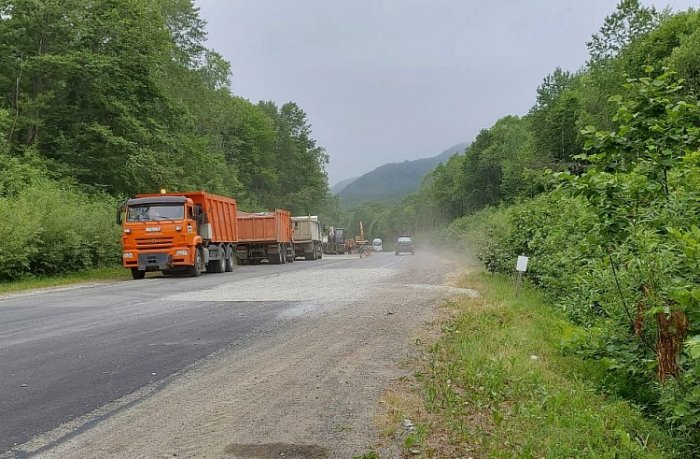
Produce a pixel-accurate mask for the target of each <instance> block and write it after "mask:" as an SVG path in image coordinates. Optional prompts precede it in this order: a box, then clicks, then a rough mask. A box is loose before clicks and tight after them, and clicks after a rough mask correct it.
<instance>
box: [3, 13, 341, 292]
mask: <svg viewBox="0 0 700 459" xmlns="http://www.w3.org/2000/svg"><path fill="white" fill-rule="evenodd" d="M205 40H206V32H205V23H204V21H203V20H202V19H201V17H200V16H199V12H198V10H197V8H196V7H195V6H194V2H193V1H192V0H100V1H94V2H85V1H83V0H2V1H0V62H1V63H2V66H1V67H0V96H1V98H0V130H1V132H2V135H0V232H1V233H2V235H3V239H2V241H0V280H8V279H15V278H18V277H21V276H24V275H27V274H30V273H31V274H33V275H41V274H54V273H59V272H64V271H70V270H79V269H84V268H90V267H96V266H101V265H104V264H109V263H114V262H115V261H116V260H118V255H119V250H118V247H117V244H118V242H119V240H118V237H116V234H117V227H116V225H115V224H114V209H115V206H116V204H117V202H118V201H119V200H120V199H123V198H124V197H126V196H130V195H133V194H135V193H144V192H157V191H158V190H160V189H161V188H166V189H168V190H174V191H176V190H193V189H202V190H208V191H211V192H215V193H221V194H225V195H228V196H234V197H235V198H236V199H237V200H238V201H239V206H240V207H241V208H243V209H246V210H264V209H268V208H275V207H283V208H287V209H290V210H292V211H293V212H298V213H308V212H314V213H318V212H320V211H322V210H323V209H324V208H325V207H324V206H327V205H328V206H333V205H334V204H335V203H334V201H333V200H331V199H329V193H328V179H327V175H326V172H325V165H326V164H327V162H328V155H327V153H326V152H325V150H324V149H323V148H322V147H321V146H319V145H318V144H317V143H316V141H315V140H314V139H313V138H312V134H311V127H310V123H309V120H308V118H307V116H306V114H305V113H304V111H303V110H302V109H301V108H300V107H299V106H298V105H297V104H295V103H293V102H289V103H286V104H284V105H282V106H278V105H276V104H275V103H273V102H269V101H263V102H259V103H257V104H255V103H251V102H249V101H248V100H246V99H243V98H241V97H237V96H236V95H234V94H232V93H231V91H230V89H229V78H230V75H231V69H230V64H229V63H228V62H227V61H225V60H224V59H223V58H222V57H221V56H220V55H219V54H217V53H216V52H215V51H214V50H211V49H208V48H207V47H206V45H205Z"/></svg>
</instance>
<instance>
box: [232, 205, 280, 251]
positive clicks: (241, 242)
mask: <svg viewBox="0 0 700 459" xmlns="http://www.w3.org/2000/svg"><path fill="white" fill-rule="evenodd" d="M292 234H293V232H292V219H291V215H290V213H289V211H288V210H284V209H276V210H275V211H274V212H259V213H248V212H238V245H237V246H236V257H237V258H238V260H239V261H240V262H241V263H251V264H257V263H259V262H260V261H261V260H265V259H266V260H268V261H269V262H270V263H275V264H280V263H285V262H287V261H288V262H290V263H291V262H293V261H294V245H293V242H292Z"/></svg>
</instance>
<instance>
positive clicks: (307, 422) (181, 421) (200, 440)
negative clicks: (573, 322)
mask: <svg viewBox="0 0 700 459" xmlns="http://www.w3.org/2000/svg"><path fill="white" fill-rule="evenodd" d="M379 258H381V256H379V257H375V259H374V261H373V263H372V265H374V267H373V268H372V269H369V270H368V269H366V268H367V267H368V266H369V265H368V263H370V262H369V261H368V260H366V259H365V260H357V262H354V263H352V264H351V266H350V267H349V268H348V269H342V280H341V282H334V283H331V284H332V285H330V286H326V287H323V288H322V287H319V288H307V289H305V290H304V294H299V295H300V296H304V297H305V298H304V301H302V302H300V307H299V308H297V309H296V310H295V311H291V312H290V317H287V318H285V317H281V318H280V320H288V321H289V325H288V326H286V327H282V331H280V332H277V333H274V334H268V335H266V336H264V337H262V338H261V339H258V340H256V341H255V342H254V344H252V345H250V346H248V347H245V348H244V349H231V350H228V351H226V352H221V353H218V354H217V355H216V356H214V357H212V358H210V359H208V360H206V361H204V362H202V363H201V364H200V365H197V366H196V367H195V368H194V369H192V370H191V371H189V372H187V373H185V374H183V375H181V376H179V377H178V378H176V379H174V380H173V381H171V382H170V383H169V384H168V385H167V386H166V387H165V388H163V389H162V390H159V391H158V392H156V393H155V394H153V395H152V396H149V397H147V398H145V399H144V400H142V401H140V402H138V403H136V404H134V405H133V406H130V407H129V408H127V409H124V410H121V411H118V412H117V413H115V414H113V415H111V416H110V417H108V418H107V419H105V420H102V421H101V422H98V423H96V424H95V425H94V426H92V427H91V428H89V429H87V430H85V431H84V432H82V433H80V434H76V435H74V436H72V438H70V439H69V440H66V441H63V442H61V443H60V444H59V445H58V446H55V447H53V448H51V449H48V450H46V449H44V448H43V446H44V445H45V444H46V442H47V439H48V438H49V437H50V435H49V436H44V438H41V437H40V438H37V439H35V440H33V441H32V442H30V444H28V445H26V446H27V449H25V451H28V452H30V454H31V451H32V450H33V451H35V452H38V453H39V454H38V457H46V458H71V457H75V458H86V457H91V458H92V457H94V458H98V457H99V458H122V457H129V458H140V457H143V458H173V457H178V458H195V457H196V458H267V457H285V458H293V457H299V458H302V457H303V458H325V457H328V458H348V457H352V456H353V455H359V454H362V453H363V452H366V451H368V450H369V449H370V448H378V449H377V451H378V452H380V453H381V455H382V457H385V458H392V457H400V452H399V451H398V450H397V449H396V448H394V447H392V446H386V447H382V446H381V443H382V442H381V438H380V433H379V431H378V429H377V427H376V425H375V417H376V416H377V415H378V414H380V413H381V411H382V407H381V405H380V403H379V401H380V399H381V397H382V394H383V393H384V391H385V389H386V388H387V387H389V385H390V384H391V382H392V381H395V380H397V379H398V378H400V377H401V376H405V375H406V372H407V371H409V370H405V369H404V370H402V369H401V365H400V364H401V362H402V360H405V359H406V357H410V356H412V355H414V354H415V352H416V339H419V338H421V337H422V336H424V335H425V334H426V333H430V327H431V324H433V323H435V320H436V318H437V316H438V315H439V314H440V312H439V308H437V306H438V305H439V303H440V301H441V300H442V299H444V298H447V297H449V296H452V295H455V294H459V293H460V292H459V291H457V289H454V288H450V287H446V286H445V283H446V282H447V280H448V279H449V278H450V275H451V274H454V273H455V271H456V270H457V267H456V266H455V265H454V264H452V263H450V262H448V261H446V260H444V259H441V258H438V257H436V256H432V255H429V254H420V253H419V254H418V255H416V256H415V257H407V258H406V259H403V258H399V259H395V258H394V257H393V256H392V257H391V260H392V261H391V263H379V260H378V259H379ZM370 260H372V258H370ZM386 260H387V261H388V260H390V258H389V257H386ZM363 263H365V264H364V265H363ZM306 271H307V270H305V272H306ZM308 271H313V270H308ZM307 274H308V275H309V276H310V277H309V278H310V279H318V275H319V273H315V274H316V276H315V277H311V276H313V274H314V273H307ZM327 274H330V275H332V274H333V273H327ZM292 275H293V274H291V273H290V274H289V276H292ZM294 275H297V276H298V275H299V274H298V273H297V274H294ZM285 276H287V274H280V275H279V276H276V277H275V279H274V283H275V285H277V287H274V286H273V287H272V288H271V287H270V279H267V280H265V279H261V280H255V281H251V282H252V283H251V285H247V286H238V289H239V290H238V291H237V292H238V293H236V292H233V291H226V290H225V289H222V288H218V289H216V290H215V291H213V292H212V295H222V300H223V299H225V298H227V295H228V296H230V295H236V294H242V293H241V289H244V288H249V289H251V291H253V290H254V291H257V292H264V291H269V292H270V295H271V296H273V297H274V296H288V295H289V294H292V293H294V291H295V290H294V289H299V288H301V287H291V285H298V282H299V279H286V278H285ZM292 281H293V282H292ZM255 282H259V283H260V284H259V285H256V284H255ZM309 285H315V284H309ZM358 285H359V287H358ZM285 289H288V290H289V292H286V291H285ZM348 289H350V290H348ZM314 292H315V293H314ZM297 293H298V292H297ZM259 295H260V296H264V295H263V294H261V293H259ZM273 299H274V298H273ZM53 435H54V436H55V435H56V432H53Z"/></svg>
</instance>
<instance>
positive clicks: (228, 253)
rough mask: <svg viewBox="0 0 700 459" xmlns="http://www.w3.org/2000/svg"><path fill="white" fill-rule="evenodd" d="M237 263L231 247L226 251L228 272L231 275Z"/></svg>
mask: <svg viewBox="0 0 700 459" xmlns="http://www.w3.org/2000/svg"><path fill="white" fill-rule="evenodd" d="M235 263H236V260H235V259H234V255H233V250H232V249H231V247H229V248H228V249H226V272H227V273H230V272H231V271H233V267H234V264H235Z"/></svg>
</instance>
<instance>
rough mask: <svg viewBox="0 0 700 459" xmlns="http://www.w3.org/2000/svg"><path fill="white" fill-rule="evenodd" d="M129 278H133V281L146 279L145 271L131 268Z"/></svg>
mask: <svg viewBox="0 0 700 459" xmlns="http://www.w3.org/2000/svg"><path fill="white" fill-rule="evenodd" d="M131 277H133V278H134V280H140V279H143V278H144V277H146V271H141V270H140V269H138V268H131Z"/></svg>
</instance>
